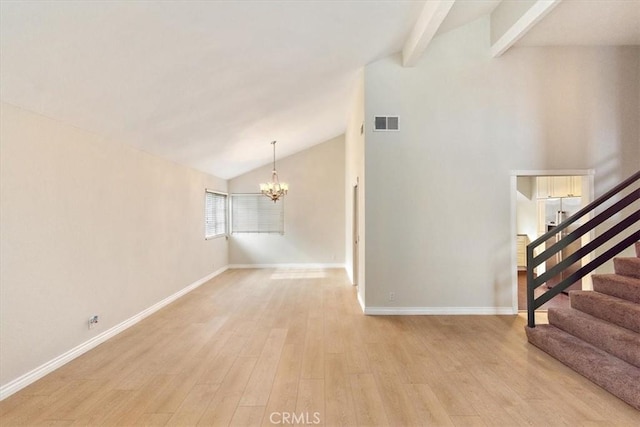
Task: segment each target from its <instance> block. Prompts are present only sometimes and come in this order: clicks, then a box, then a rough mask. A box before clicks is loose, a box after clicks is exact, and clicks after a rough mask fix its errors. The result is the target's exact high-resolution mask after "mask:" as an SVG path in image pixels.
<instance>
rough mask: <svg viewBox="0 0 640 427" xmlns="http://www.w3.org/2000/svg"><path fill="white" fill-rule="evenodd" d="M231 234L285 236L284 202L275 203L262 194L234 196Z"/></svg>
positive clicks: (232, 198)
mask: <svg viewBox="0 0 640 427" xmlns="http://www.w3.org/2000/svg"><path fill="white" fill-rule="evenodd" d="M231 232H232V233H280V234H284V200H283V199H280V200H278V201H277V202H275V203H274V202H273V201H271V200H270V199H269V198H268V197H265V196H264V195H262V194H260V193H256V194H232V195H231Z"/></svg>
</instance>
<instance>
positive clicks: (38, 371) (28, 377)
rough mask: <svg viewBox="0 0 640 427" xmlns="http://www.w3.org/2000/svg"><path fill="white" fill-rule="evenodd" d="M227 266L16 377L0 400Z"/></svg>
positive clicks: (122, 329) (137, 320) (2, 388)
mask: <svg viewBox="0 0 640 427" xmlns="http://www.w3.org/2000/svg"><path fill="white" fill-rule="evenodd" d="M227 268H228V267H227V266H225V267H222V268H221V269H219V270H217V271H214V272H213V273H211V274H208V275H207V276H205V277H203V278H201V279H199V280H197V281H195V282H193V283H192V284H190V285H189V286H187V287H185V288H183V289H181V290H179V291H178V292H176V293H175V294H173V295H170V296H168V297H167V298H165V299H163V300H162V301H160V302H158V303H156V304H154V305H152V306H151V307H149V308H147V309H146V310H144V311H141V312H140V313H138V314H136V315H135V316H133V317H130V318H129V319H127V320H125V321H124V322H121V323H119V324H117V325H116V326H114V327H112V328H111V329H109V330H107V331H104V332H103V333H101V334H99V335H96V336H95V337H93V338H91V339H90V340H89V341H86V342H84V343H82V344H80V345H79V346H77V347H74V348H72V349H71V350H69V351H67V352H66V353H64V354H61V355H60V356H58V357H56V358H55V359H52V360H50V361H48V362H46V363H44V364H42V365H40V366H38V367H37V368H35V369H34V370H32V371H30V372H27V373H26V374H24V375H22V376H20V377H18V378H16V379H15V380H13V381H11V382H9V383H7V384H4V385H3V386H1V387H0V401H2V400H4V399H6V398H7V397H9V396H11V395H12V394H14V393H16V392H18V391H20V390H22V389H23V388H25V387H26V386H28V385H29V384H31V383H34V382H36V381H37V380H39V379H40V378H42V377H44V376H45V375H47V374H49V373H51V372H53V371H55V370H56V369H58V368H60V367H61V366H62V365H65V364H67V363H69V362H71V361H72V360H73V359H75V358H76V357H78V356H81V355H82V354H84V353H86V352H87V351H89V350H91V349H92V348H94V347H96V346H98V345H99V344H102V343H103V342H105V341H107V340H108V339H109V338H111V337H113V336H115V335H117V334H119V333H120V332H122V331H124V330H125V329H128V328H130V327H131V326H133V325H135V324H136V323H138V322H139V321H141V320H142V319H144V318H145V317H148V316H150V315H151V314H153V313H155V312H156V311H158V310H160V309H161V308H163V307H165V306H167V305H169V304H171V303H172V302H173V301H175V300H177V299H178V298H180V297H181V296H183V295H185V294H187V293H189V292H191V291H192V290H194V289H196V288H197V287H198V286H201V285H202V284H204V283H206V282H208V281H209V280H211V279H213V278H214V277H216V276H217V275H219V274H221V273H223V272H224V271H225V270H227Z"/></svg>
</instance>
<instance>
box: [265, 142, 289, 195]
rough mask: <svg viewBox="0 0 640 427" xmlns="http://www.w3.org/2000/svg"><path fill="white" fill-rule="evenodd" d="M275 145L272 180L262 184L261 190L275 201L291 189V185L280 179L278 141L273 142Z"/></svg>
mask: <svg viewBox="0 0 640 427" xmlns="http://www.w3.org/2000/svg"><path fill="white" fill-rule="evenodd" d="M271 145H273V171H272V172H271V181H270V182H266V183H262V184H260V192H261V193H262V194H264V195H265V196H267V197H268V198H270V199H271V200H273V203H275V202H277V201H278V199H280V198H281V197H284V196H285V195H286V194H287V191H289V185H288V184H286V183H284V182H282V183H281V182H280V181H279V180H278V172H277V171H276V141H273V142H271Z"/></svg>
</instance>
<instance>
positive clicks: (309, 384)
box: [294, 379, 326, 426]
mask: <svg viewBox="0 0 640 427" xmlns="http://www.w3.org/2000/svg"><path fill="white" fill-rule="evenodd" d="M324 384H325V381H324V380H319V379H301V380H300V384H299V386H298V400H297V402H296V410H295V414H296V415H297V417H298V420H301V422H300V423H295V424H294V425H305V424H306V422H307V421H308V420H314V421H315V420H317V421H318V422H317V423H314V424H315V425H320V426H323V425H326V412H325V395H324Z"/></svg>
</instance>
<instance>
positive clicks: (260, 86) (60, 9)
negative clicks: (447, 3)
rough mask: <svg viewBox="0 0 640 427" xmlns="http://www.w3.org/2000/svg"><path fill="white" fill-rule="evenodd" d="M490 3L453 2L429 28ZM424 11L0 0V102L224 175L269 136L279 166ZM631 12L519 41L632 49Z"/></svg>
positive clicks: (249, 159) (409, 5)
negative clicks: (627, 45)
mask: <svg viewBox="0 0 640 427" xmlns="http://www.w3.org/2000/svg"><path fill="white" fill-rule="evenodd" d="M499 3H500V0H457V1H456V2H455V3H454V6H453V7H452V9H451V11H450V12H449V14H448V15H447V17H446V18H445V20H444V22H442V25H441V26H440V27H439V33H443V32H446V31H449V30H451V29H453V28H457V27H459V26H461V25H464V24H466V23H468V22H470V21H473V20H475V19H477V18H479V17H480V16H483V15H486V14H489V13H490V12H491V11H492V10H493V9H494V8H495V7H496V6H497V5H498V4H499ZM605 3H606V5H605ZM613 3H619V4H620V5H623V6H620V5H618V6H616V7H613V8H612V7H610V6H611V4H613ZM607 5H608V6H607ZM423 6H424V1H400V0H395V1H391V0H389V1H374V0H370V1H369V0H344V1H329V0H324V1H313V0H298V1H250V0H242V1H199V2H177V1H134V0H131V1H85V2H81V1H70V2H53V1H51V2H50V1H31V2H20V1H3V2H2V4H1V11H0V12H1V14H0V28H1V33H0V35H1V37H0V55H1V56H0V61H1V70H0V77H1V79H0V94H1V96H2V101H4V102H8V103H11V104H14V105H17V106H20V107H22V108H25V109H28V110H31V111H35V112H37V113H40V114H43V115H45V116H48V117H51V118H54V119H57V120H60V121H63V122H66V123H68V124H71V125H73V126H76V127H79V128H82V129H85V130H88V131H91V132H93V133H96V134H98V135H101V136H103V137H105V138H107V139H109V140H114V141H122V142H125V143H128V144H130V145H133V146H134V147H137V148H139V149H142V150H144V151H147V152H150V153H153V154H155V155H158V156H161V157H165V158H168V159H170V160H173V161H176V162H178V163H181V164H185V165H188V166H191V167H194V168H196V169H199V170H202V171H205V172H208V173H211V174H214V175H217V176H219V177H222V178H232V177H234V176H237V175H239V174H241V173H244V172H246V171H249V170H251V169H254V168H256V167H258V166H261V165H264V164H268V163H269V162H270V160H271V155H272V152H271V146H270V145H269V142H270V141H272V140H278V147H277V150H278V152H277V154H278V157H279V158H280V157H284V156H286V155H289V154H292V153H295V152H298V151H301V150H303V149H306V148H308V147H310V146H313V145H315V144H318V143H321V142H324V141H326V140H328V139H330V138H333V137H335V136H337V135H340V134H342V133H343V132H344V131H345V126H346V120H347V114H348V110H349V107H350V105H351V102H352V96H353V90H354V85H355V82H356V78H357V75H358V73H359V72H360V70H361V69H362V67H363V66H364V65H366V64H368V63H370V62H373V61H375V60H377V59H379V58H382V57H385V56H388V55H390V54H393V53H396V52H399V51H401V50H402V47H403V44H404V42H405V40H406V39H407V37H408V35H409V34H410V32H411V30H412V28H413V25H414V23H415V22H416V20H417V18H418V16H419V15H420V12H421V10H422V8H423ZM638 6H640V0H628V1H617V0H602V1H600V0H581V1H577V0H564V1H563V2H561V3H560V4H559V5H558V6H557V7H556V8H555V9H554V10H553V11H552V12H551V13H550V14H549V15H548V16H547V17H545V18H544V19H543V20H542V21H541V22H540V23H539V24H538V25H537V26H535V27H534V28H533V29H532V30H531V31H529V33H527V34H525V36H524V37H522V38H521V39H520V41H519V42H518V45H558V44H640V34H639V33H640V26H638V25H637V23H638V22H640V21H639V20H638V15H634V13H637V12H640V7H638ZM634 7H635V9H634ZM610 9H614V10H615V11H611V10H610ZM594 18H595V20H594ZM634 19H635V21H634ZM621 23H622V24H621Z"/></svg>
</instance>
